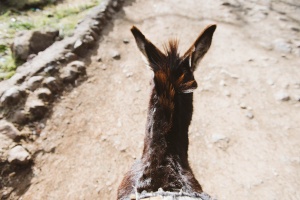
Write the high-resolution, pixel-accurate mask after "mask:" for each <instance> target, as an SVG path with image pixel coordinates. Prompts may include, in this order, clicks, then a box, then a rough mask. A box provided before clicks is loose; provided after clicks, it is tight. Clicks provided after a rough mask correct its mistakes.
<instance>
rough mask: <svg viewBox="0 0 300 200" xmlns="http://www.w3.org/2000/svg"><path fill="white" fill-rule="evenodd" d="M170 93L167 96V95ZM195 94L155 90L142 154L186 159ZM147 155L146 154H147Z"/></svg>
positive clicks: (151, 99) (152, 95)
mask: <svg viewBox="0 0 300 200" xmlns="http://www.w3.org/2000/svg"><path fill="white" fill-rule="evenodd" d="M166 96H167V97H166ZM192 104H193V94H192V93H188V94H177V93H175V94H174V95H166V94H159V93H157V91H156V90H155V87H154V88H153V90H152V94H151V98H150V103H149V110H148V120H147V126H146V136H145V144H144V151H143V156H147V154H149V155H148V156H150V154H156V155H161V156H158V157H162V158H163V157H164V156H168V155H171V156H178V157H179V158H180V160H182V161H184V162H187V152H188V143H189V142H188V127H189V125H190V122H191V119H192V112H193V105H192ZM148 156H147V157H148Z"/></svg>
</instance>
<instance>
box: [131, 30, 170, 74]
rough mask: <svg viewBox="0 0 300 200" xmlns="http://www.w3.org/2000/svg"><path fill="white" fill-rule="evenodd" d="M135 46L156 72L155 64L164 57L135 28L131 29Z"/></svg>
mask: <svg viewBox="0 0 300 200" xmlns="http://www.w3.org/2000/svg"><path fill="white" fill-rule="evenodd" d="M131 32H132V34H133V36H134V38H135V41H136V44H137V46H138V48H139V50H140V51H141V52H142V54H143V55H144V56H145V58H146V60H147V61H148V63H149V65H150V67H151V68H152V69H153V70H154V71H155V70H158V66H157V64H158V63H159V61H160V60H161V59H162V58H163V57H164V56H165V55H164V54H163V53H162V52H161V51H160V50H159V49H158V48H157V47H156V46H154V45H153V44H152V43H151V42H150V41H149V40H148V39H147V38H146V37H145V36H144V35H143V34H142V32H141V31H140V30H139V29H137V28H136V27H135V26H133V27H132V28H131Z"/></svg>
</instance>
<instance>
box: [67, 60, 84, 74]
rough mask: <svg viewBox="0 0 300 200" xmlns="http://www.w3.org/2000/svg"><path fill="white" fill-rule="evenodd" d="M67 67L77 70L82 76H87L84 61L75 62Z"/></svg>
mask: <svg viewBox="0 0 300 200" xmlns="http://www.w3.org/2000/svg"><path fill="white" fill-rule="evenodd" d="M67 67H72V68H76V69H77V70H78V72H79V73H80V74H86V69H85V68H86V67H85V64H84V62H82V61H78V60H77V61H73V62H71V63H69V64H68V65H67Z"/></svg>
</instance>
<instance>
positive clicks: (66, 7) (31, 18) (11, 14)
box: [0, 0, 100, 80]
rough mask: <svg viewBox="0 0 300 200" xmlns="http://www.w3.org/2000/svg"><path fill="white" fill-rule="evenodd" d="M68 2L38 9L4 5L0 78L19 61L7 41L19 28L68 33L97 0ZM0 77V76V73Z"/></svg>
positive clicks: (0, 15) (0, 27)
mask: <svg viewBox="0 0 300 200" xmlns="http://www.w3.org/2000/svg"><path fill="white" fill-rule="evenodd" d="M70 2H72V1H70ZM70 2H68V1H66V3H65V4H64V2H63V3H61V4H58V5H49V6H45V7H44V8H43V9H42V10H39V9H30V10H27V11H17V10H15V9H7V8H6V9H5V10H4V11H3V12H0V73H1V72H5V73H7V74H8V75H7V77H4V78H9V77H10V76H12V75H13V73H14V71H15V70H16V68H17V66H18V64H19V63H16V61H15V59H14V58H13V56H12V53H11V51H10V44H11V43H12V41H13V38H14V37H15V35H16V34H17V33H18V32H19V31H24V30H49V29H58V30H59V31H60V36H61V37H66V36H71V35H72V34H73V32H74V28H75V27H76V25H77V22H78V21H79V20H80V19H82V18H83V17H84V16H85V15H86V14H87V12H88V10H89V9H91V8H92V7H94V6H96V5H97V4H98V3H99V2H100V0H86V1H85V2H84V3H80V4H77V5H76V4H73V3H70ZM0 11H1V9H0ZM2 74H3V73H2ZM1 79H3V77H1V75H0V80H1Z"/></svg>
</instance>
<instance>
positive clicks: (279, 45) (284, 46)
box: [273, 39, 292, 53]
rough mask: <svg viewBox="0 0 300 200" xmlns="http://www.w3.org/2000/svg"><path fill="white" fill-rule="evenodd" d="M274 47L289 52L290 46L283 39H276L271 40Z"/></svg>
mask: <svg viewBox="0 0 300 200" xmlns="http://www.w3.org/2000/svg"><path fill="white" fill-rule="evenodd" d="M273 46H274V49H275V50H277V51H280V52H283V53H291V51H292V46H291V45H290V44H289V43H288V42H287V41H285V40H283V39H276V40H275V41H274V42H273Z"/></svg>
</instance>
